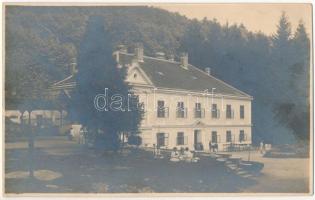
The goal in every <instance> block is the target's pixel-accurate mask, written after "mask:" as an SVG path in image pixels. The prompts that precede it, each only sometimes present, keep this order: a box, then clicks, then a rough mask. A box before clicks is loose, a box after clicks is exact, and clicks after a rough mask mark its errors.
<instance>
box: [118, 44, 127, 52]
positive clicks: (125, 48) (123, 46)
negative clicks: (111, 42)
mask: <svg viewBox="0 0 315 200" xmlns="http://www.w3.org/2000/svg"><path fill="white" fill-rule="evenodd" d="M117 50H118V51H119V52H122V53H127V47H126V46H125V45H123V44H120V45H118V46H117Z"/></svg>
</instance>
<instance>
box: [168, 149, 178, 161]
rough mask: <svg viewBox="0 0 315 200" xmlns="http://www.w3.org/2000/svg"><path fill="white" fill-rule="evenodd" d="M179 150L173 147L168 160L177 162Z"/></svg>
mask: <svg viewBox="0 0 315 200" xmlns="http://www.w3.org/2000/svg"><path fill="white" fill-rule="evenodd" d="M179 156H180V155H179V152H178V151H177V148H176V147H174V148H173V151H172V153H171V159H170V161H172V162H178V161H180V158H179Z"/></svg>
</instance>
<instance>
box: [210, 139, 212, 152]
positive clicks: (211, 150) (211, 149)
mask: <svg viewBox="0 0 315 200" xmlns="http://www.w3.org/2000/svg"><path fill="white" fill-rule="evenodd" d="M209 151H210V152H212V142H211V140H210V141H209Z"/></svg>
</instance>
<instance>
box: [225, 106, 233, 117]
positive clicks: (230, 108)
mask: <svg viewBox="0 0 315 200" xmlns="http://www.w3.org/2000/svg"><path fill="white" fill-rule="evenodd" d="M232 117H233V115H232V106H231V105H226V118H227V119H231V118H232Z"/></svg>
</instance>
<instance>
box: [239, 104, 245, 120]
mask: <svg viewBox="0 0 315 200" xmlns="http://www.w3.org/2000/svg"><path fill="white" fill-rule="evenodd" d="M240 118H241V119H244V118H245V110H244V106H243V105H241V106H240Z"/></svg>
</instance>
